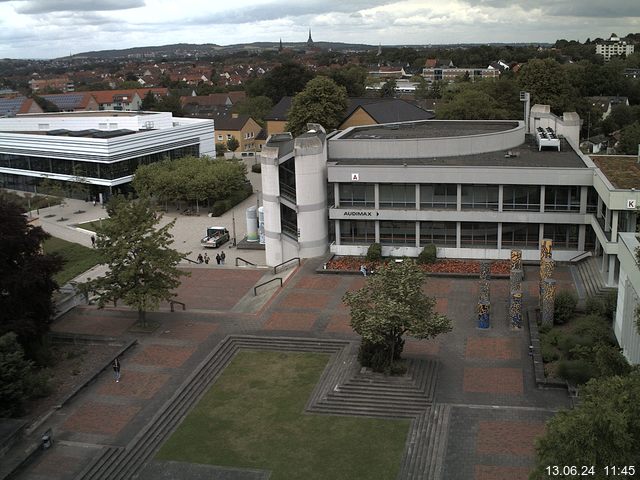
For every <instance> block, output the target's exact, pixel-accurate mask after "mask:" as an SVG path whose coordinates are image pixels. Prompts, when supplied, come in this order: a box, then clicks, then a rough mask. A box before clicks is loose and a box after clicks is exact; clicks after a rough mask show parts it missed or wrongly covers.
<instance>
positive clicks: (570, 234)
mask: <svg viewBox="0 0 640 480" xmlns="http://www.w3.org/2000/svg"><path fill="white" fill-rule="evenodd" d="M544 238H550V239H551V240H553V248H557V249H565V250H566V249H569V250H576V249H577V248H578V225H566V224H555V223H547V224H545V226H544Z"/></svg>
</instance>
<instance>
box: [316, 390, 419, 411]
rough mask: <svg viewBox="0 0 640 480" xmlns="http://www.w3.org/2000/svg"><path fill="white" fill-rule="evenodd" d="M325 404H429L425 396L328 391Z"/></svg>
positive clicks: (396, 405)
mask: <svg viewBox="0 0 640 480" xmlns="http://www.w3.org/2000/svg"><path fill="white" fill-rule="evenodd" d="M323 403H325V404H333V405H371V406H385V407H387V406H388V407H389V408H392V409H396V408H405V407H406V408H414V407H417V408H419V409H422V410H424V409H425V408H426V407H428V406H429V402H427V399H426V398H407V397H392V398H389V397H387V398H381V397H372V396H370V395H353V394H344V393H333V392H332V393H329V394H328V395H327V398H326V399H325V401H324V402H323Z"/></svg>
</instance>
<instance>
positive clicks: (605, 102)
mask: <svg viewBox="0 0 640 480" xmlns="http://www.w3.org/2000/svg"><path fill="white" fill-rule="evenodd" d="M587 101H588V102H589V103H590V104H591V106H593V107H596V108H598V109H599V110H601V111H602V119H603V120H604V119H605V118H607V117H608V116H609V115H611V110H612V109H613V108H614V107H616V106H618V105H626V106H627V107H628V106H629V99H628V98H627V97H619V96H614V97H607V96H602V97H587Z"/></svg>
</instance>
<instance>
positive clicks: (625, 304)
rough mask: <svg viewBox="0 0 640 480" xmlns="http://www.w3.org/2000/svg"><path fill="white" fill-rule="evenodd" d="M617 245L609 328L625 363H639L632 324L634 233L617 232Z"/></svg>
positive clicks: (639, 279) (639, 287) (639, 272)
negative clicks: (614, 305) (614, 295)
mask: <svg viewBox="0 0 640 480" xmlns="http://www.w3.org/2000/svg"><path fill="white" fill-rule="evenodd" d="M618 245H619V247H618V248H619V249H618V259H619V261H620V278H619V282H618V304H617V308H616V318H615V322H614V324H613V331H614V332H615V334H616V338H617V339H618V343H619V345H620V347H621V348H622V352H623V354H624V356H625V357H626V358H627V360H628V361H629V363H633V364H638V363H640V334H638V325H637V324H636V308H638V302H639V299H640V269H639V268H638V263H637V260H636V251H637V249H638V248H640V242H638V236H637V234H635V233H621V234H620V236H619V242H618Z"/></svg>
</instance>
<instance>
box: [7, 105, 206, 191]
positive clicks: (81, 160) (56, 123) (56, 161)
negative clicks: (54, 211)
mask: <svg viewBox="0 0 640 480" xmlns="http://www.w3.org/2000/svg"><path fill="white" fill-rule="evenodd" d="M214 138H215V135H214V125H213V121H212V120H202V119H196V118H174V117H173V116H172V114H171V113H168V112H117V111H99V112H98V111H96V112H68V113H42V114H27V115H17V116H15V117H9V118H0V186H2V187H5V188H13V189H17V190H26V191H37V186H38V184H39V183H40V182H41V181H42V180H43V179H51V180H59V181H77V178H78V177H79V176H81V177H82V178H83V181H85V182H86V183H87V184H88V185H89V186H90V188H91V192H92V194H93V195H97V194H98V193H102V194H103V195H109V194H111V193H112V192H113V190H114V189H123V188H124V189H125V190H126V186H127V184H128V183H129V182H131V180H132V179H133V175H134V172H135V170H136V168H137V167H138V166H139V165H146V164H149V163H153V162H157V161H159V160H162V159H166V158H169V159H173V158H180V157H183V156H186V155H195V156H202V155H211V156H215V141H214Z"/></svg>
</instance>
